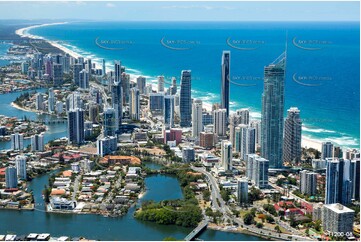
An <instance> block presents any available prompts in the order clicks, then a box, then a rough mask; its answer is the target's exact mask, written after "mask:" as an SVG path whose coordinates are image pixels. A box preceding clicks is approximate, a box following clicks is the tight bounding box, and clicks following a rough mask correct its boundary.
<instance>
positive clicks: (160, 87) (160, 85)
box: [158, 76, 164, 93]
mask: <svg viewBox="0 0 361 242" xmlns="http://www.w3.org/2000/svg"><path fill="white" fill-rule="evenodd" d="M158 92H159V93H161V92H164V76H158Z"/></svg>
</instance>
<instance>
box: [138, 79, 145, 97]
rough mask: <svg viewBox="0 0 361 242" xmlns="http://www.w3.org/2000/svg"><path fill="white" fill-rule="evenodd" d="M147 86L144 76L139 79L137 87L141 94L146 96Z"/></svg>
mask: <svg viewBox="0 0 361 242" xmlns="http://www.w3.org/2000/svg"><path fill="white" fill-rule="evenodd" d="M146 84H147V79H146V78H145V77H144V76H138V77H137V87H138V89H139V93H140V94H145V86H146Z"/></svg>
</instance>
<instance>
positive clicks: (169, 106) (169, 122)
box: [163, 95, 174, 129]
mask: <svg viewBox="0 0 361 242" xmlns="http://www.w3.org/2000/svg"><path fill="white" fill-rule="evenodd" d="M163 117H164V125H165V127H166V129H168V128H173V127H174V96H172V95H166V96H164V109H163Z"/></svg>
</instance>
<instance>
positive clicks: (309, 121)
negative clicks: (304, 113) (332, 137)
mask: <svg viewBox="0 0 361 242" xmlns="http://www.w3.org/2000/svg"><path fill="white" fill-rule="evenodd" d="M292 120H293V122H294V123H295V124H298V125H302V126H304V124H322V123H334V122H335V120H333V119H325V118H324V119H322V118H300V116H299V115H294V116H293V117H292ZM316 131H318V130H316ZM322 131H323V132H327V133H330V132H333V131H327V130H322Z"/></svg>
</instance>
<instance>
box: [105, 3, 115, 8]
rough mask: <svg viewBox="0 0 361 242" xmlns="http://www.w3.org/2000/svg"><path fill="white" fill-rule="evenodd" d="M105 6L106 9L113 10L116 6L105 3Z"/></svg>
mask: <svg viewBox="0 0 361 242" xmlns="http://www.w3.org/2000/svg"><path fill="white" fill-rule="evenodd" d="M105 6H106V7H107V8H115V7H116V5H115V4H114V3H107V4H105Z"/></svg>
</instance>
